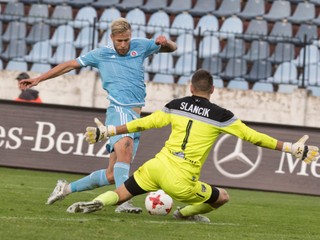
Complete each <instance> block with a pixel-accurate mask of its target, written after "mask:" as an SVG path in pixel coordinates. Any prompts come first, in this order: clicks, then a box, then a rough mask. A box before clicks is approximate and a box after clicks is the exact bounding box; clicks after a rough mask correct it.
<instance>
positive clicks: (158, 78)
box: [153, 73, 174, 83]
mask: <svg viewBox="0 0 320 240" xmlns="http://www.w3.org/2000/svg"><path fill="white" fill-rule="evenodd" d="M153 82H157V83H174V77H173V76H172V75H169V74H162V73H157V74H155V75H154V77H153Z"/></svg>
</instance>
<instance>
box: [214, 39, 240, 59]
mask: <svg viewBox="0 0 320 240" xmlns="http://www.w3.org/2000/svg"><path fill="white" fill-rule="evenodd" d="M244 53H245V42H244V40H243V39H241V38H228V39H227V44H226V45H225V47H224V48H223V49H222V51H221V52H220V53H219V54H218V55H219V57H221V58H238V57H241V56H243V55H244Z"/></svg>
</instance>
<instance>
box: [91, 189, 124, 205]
mask: <svg viewBox="0 0 320 240" xmlns="http://www.w3.org/2000/svg"><path fill="white" fill-rule="evenodd" d="M96 200H98V201H100V202H102V203H103V206H113V205H116V204H117V203H118V201H119V196H118V194H116V193H115V192H113V191H108V192H105V193H102V194H100V195H99V196H98V197H96V198H95V199H93V201H96Z"/></svg>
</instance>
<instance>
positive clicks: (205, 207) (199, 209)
mask: <svg viewBox="0 0 320 240" xmlns="http://www.w3.org/2000/svg"><path fill="white" fill-rule="evenodd" d="M213 209H214V208H213V207H211V205H210V204H208V203H202V204H200V205H188V206H185V207H184V208H182V209H180V213H181V214H182V215H183V216H184V217H188V216H193V215H196V214H199V213H207V212H211V211H212V210H213Z"/></svg>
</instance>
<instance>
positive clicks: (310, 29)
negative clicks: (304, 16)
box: [292, 23, 318, 45]
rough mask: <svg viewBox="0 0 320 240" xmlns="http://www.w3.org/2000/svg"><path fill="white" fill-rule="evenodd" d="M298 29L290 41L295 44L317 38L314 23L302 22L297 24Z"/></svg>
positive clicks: (310, 41)
mask: <svg viewBox="0 0 320 240" xmlns="http://www.w3.org/2000/svg"><path fill="white" fill-rule="evenodd" d="M298 27H299V29H298V31H297V32H296V34H295V36H294V38H292V42H293V43H295V44H302V45H303V44H310V43H312V42H313V41H315V40H316V39H317V38H318V29H317V26H316V25H312V24H309V23H302V24H301V25H300V26H298Z"/></svg>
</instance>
